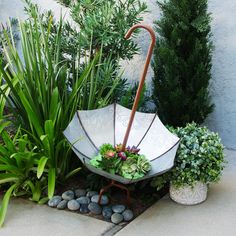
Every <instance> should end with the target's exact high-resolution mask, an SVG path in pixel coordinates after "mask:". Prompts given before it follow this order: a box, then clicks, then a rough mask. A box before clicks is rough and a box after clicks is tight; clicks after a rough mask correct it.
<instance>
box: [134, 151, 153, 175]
mask: <svg viewBox="0 0 236 236" xmlns="http://www.w3.org/2000/svg"><path fill="white" fill-rule="evenodd" d="M137 167H138V170H139V171H140V172H143V173H147V172H148V171H149V170H151V165H150V162H149V160H147V159H146V157H145V156H144V155H140V156H139V158H138V161H137Z"/></svg>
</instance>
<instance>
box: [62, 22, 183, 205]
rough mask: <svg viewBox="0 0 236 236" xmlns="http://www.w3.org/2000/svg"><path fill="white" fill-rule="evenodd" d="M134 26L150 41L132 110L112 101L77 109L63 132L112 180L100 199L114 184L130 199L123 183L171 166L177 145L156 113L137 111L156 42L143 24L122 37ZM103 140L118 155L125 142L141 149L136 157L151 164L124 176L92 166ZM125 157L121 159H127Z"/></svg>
mask: <svg viewBox="0 0 236 236" xmlns="http://www.w3.org/2000/svg"><path fill="white" fill-rule="evenodd" d="M137 28H144V29H146V30H147V31H148V32H149V33H150V35H151V44H150V46H149V51H148V54H147V58H146V63H145V65H144V69H143V73H142V75H141V79H140V83H139V87H138V90H137V93H136V97H135V101H134V104H133V108H132V110H130V109H127V108H125V107H123V106H121V105H119V104H116V103H114V104H112V105H109V106H107V107H104V108H101V109H96V110H88V111H77V112H76V114H75V115H74V117H73V119H72V121H71V122H70V124H69V125H68V127H67V128H66V130H65V131H64V135H65V137H66V138H67V140H68V142H69V143H70V144H71V145H72V149H73V151H74V152H75V153H76V155H77V156H78V157H79V158H80V160H81V161H82V162H83V163H84V165H85V166H86V167H87V168H88V169H89V170H90V171H92V172H94V173H96V174H99V175H101V176H104V177H106V178H108V179H110V180H111V183H110V184H109V185H108V186H105V187H104V188H102V189H101V191H100V200H101V196H102V194H103V193H104V192H105V191H106V190H107V189H108V188H110V187H112V186H116V187H119V188H121V189H123V190H125V191H126V192H127V200H128V202H129V201H130V197H129V196H130V193H129V190H128V188H127V187H125V185H126V184H131V183H136V182H138V181H141V180H144V179H147V178H151V177H154V176H157V175H160V174H162V173H164V172H166V171H168V170H170V169H171V168H172V167H173V165H174V159H175V154H176V151H177V148H178V145H179V138H178V137H177V136H175V135H173V134H172V133H171V132H169V131H168V130H167V129H166V127H165V126H164V125H163V124H162V122H161V121H160V120H159V118H158V116H157V114H146V113H142V112H137V111H136V110H137V106H138V102H139V98H140V93H141V91H142V88H143V85H144V81H145V77H146V74H147V70H148V66H149V64H150V60H151V55H152V51H153V48H154V45H155V34H154V31H153V30H152V29H151V28H150V27H149V26H145V25H142V24H137V25H134V26H133V27H131V28H130V30H129V31H128V33H127V34H126V36H125V38H126V39H128V38H129V37H130V36H131V34H132V32H133V31H134V30H135V29H137ZM104 144H111V145H112V147H113V148H114V150H110V151H115V152H116V153H115V154H116V155H118V156H119V155H120V153H125V154H126V155H129V153H128V154H127V147H128V146H129V147H135V149H140V151H139V153H136V154H137V156H136V158H144V160H146V164H147V163H149V164H150V168H147V169H146V171H144V172H143V174H142V176H140V177H139V176H137V175H136V176H135V175H132V173H131V176H132V177H130V176H128V177H127V176H126V177H124V176H125V175H123V176H122V175H120V174H119V172H117V171H109V170H106V171H105V170H104V169H101V168H97V167H95V166H96V165H95V166H94V163H93V161H92V160H94V158H96V157H97V156H98V155H99V151H100V150H99V148H100V147H101V146H102V145H104ZM119 144H120V146H119V150H118V151H117V150H116V149H115V147H116V146H117V145H119ZM107 151H109V150H107ZM100 154H101V153H100ZM121 158H122V157H121ZM130 158H132V157H130ZM128 159H129V158H128ZM128 159H127V160H128ZM127 160H125V161H124V160H123V161H124V162H126V161H127ZM126 164H127V163H126ZM135 171H136V169H135ZM131 172H132V171H131ZM99 202H100V201H99Z"/></svg>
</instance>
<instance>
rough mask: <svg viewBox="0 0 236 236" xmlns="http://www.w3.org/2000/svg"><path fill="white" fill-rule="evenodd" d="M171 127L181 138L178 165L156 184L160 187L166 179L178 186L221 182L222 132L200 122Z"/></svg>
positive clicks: (155, 181) (155, 183)
mask: <svg viewBox="0 0 236 236" xmlns="http://www.w3.org/2000/svg"><path fill="white" fill-rule="evenodd" d="M170 130H171V131H172V132H173V133H175V134H176V135H177V136H178V137H179V138H180V139H181V142H180V146H179V149H178V151H177V156H176V160H175V167H174V168H173V169H172V171H170V172H169V173H167V174H166V175H163V176H162V177H161V178H159V177H157V178H155V179H154V180H153V182H152V185H153V186H160V185H161V184H163V183H165V181H171V183H172V184H173V185H175V186H176V187H181V186H184V185H190V186H192V185H194V183H196V182H197V181H201V182H202V183H206V184H209V183H212V182H217V181H218V180H219V179H220V176H221V173H222V170H223V168H224V164H225V160H224V153H223V150H224V147H223V145H222V144H221V140H220V138H219V135H218V134H217V133H214V132H211V131H209V130H208V129H207V128H206V127H200V126H198V125H197V124H196V123H191V124H187V126H186V127H184V128H176V129H174V128H170Z"/></svg>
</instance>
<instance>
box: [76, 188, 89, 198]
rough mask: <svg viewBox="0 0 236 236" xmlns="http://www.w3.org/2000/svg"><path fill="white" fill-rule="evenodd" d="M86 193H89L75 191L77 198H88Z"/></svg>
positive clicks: (80, 190)
mask: <svg viewBox="0 0 236 236" xmlns="http://www.w3.org/2000/svg"><path fill="white" fill-rule="evenodd" d="M86 192H87V191H86V190H85V189H76V190H75V196H76V197H77V198H79V197H83V196H86Z"/></svg>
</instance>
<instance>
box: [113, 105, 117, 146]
mask: <svg viewBox="0 0 236 236" xmlns="http://www.w3.org/2000/svg"><path fill="white" fill-rule="evenodd" d="M113 132H114V146H115V145H116V103H114V112H113Z"/></svg>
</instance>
